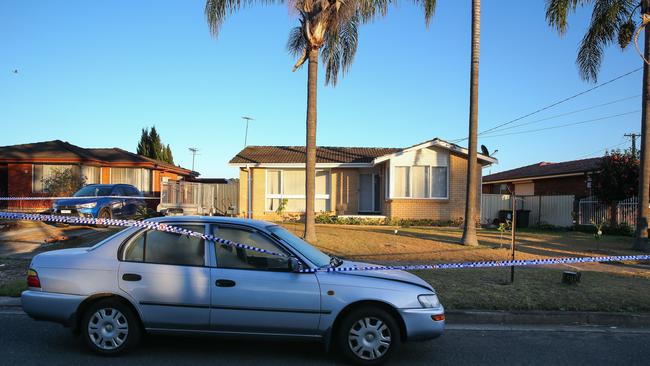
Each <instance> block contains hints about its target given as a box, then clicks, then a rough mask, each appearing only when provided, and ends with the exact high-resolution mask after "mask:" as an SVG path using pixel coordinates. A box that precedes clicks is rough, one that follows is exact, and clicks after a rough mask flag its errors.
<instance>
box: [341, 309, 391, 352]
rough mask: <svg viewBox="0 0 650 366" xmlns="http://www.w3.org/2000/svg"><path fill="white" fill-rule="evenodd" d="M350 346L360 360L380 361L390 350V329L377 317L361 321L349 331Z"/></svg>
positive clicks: (365, 318)
mask: <svg viewBox="0 0 650 366" xmlns="http://www.w3.org/2000/svg"><path fill="white" fill-rule="evenodd" d="M348 346H349V347H350V350H351V351H352V352H354V354H355V355H356V356H357V357H359V358H360V359H363V360H369V361H370V360H376V359H379V358H381V357H382V356H383V355H385V354H386V352H387V351H388V350H389V349H390V346H391V333H390V328H388V325H386V324H385V323H384V322H383V321H381V319H379V318H376V317H364V318H363V319H359V320H358V321H357V322H356V323H354V324H353V325H352V327H351V328H350V330H349V333H348Z"/></svg>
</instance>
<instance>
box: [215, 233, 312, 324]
mask: <svg viewBox="0 0 650 366" xmlns="http://www.w3.org/2000/svg"><path fill="white" fill-rule="evenodd" d="M211 231H212V233H213V235H215V236H217V237H219V238H223V239H228V240H231V241H234V242H237V243H241V244H247V245H251V246H254V247H257V248H262V249H266V250H270V251H273V252H283V253H288V252H286V251H285V250H284V249H283V248H282V247H281V245H280V244H278V243H277V242H276V241H275V240H274V239H272V238H271V237H270V236H268V235H266V234H265V233H263V232H261V231H258V230H256V229H253V228H250V227H246V226H237V225H213V226H212V227H211ZM211 245H212V249H213V250H214V253H216V267H213V268H212V269H211V275H210V284H211V286H213V289H212V295H211V307H212V309H211V311H210V324H211V327H212V329H213V330H217V331H224V332H238V333H270V334H290V335H315V334H317V329H318V323H319V321H320V314H321V308H320V286H319V284H318V279H317V277H316V275H315V274H313V273H295V272H293V271H291V270H290V269H289V261H288V259H287V258H282V257H278V256H273V255H269V254H265V253H260V252H256V251H252V250H246V249H241V248H235V247H232V246H226V245H222V244H216V243H212V244H211Z"/></svg>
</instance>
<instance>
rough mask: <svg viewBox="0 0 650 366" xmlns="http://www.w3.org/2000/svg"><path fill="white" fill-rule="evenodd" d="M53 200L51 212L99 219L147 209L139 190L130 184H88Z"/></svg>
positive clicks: (124, 216)
mask: <svg viewBox="0 0 650 366" xmlns="http://www.w3.org/2000/svg"><path fill="white" fill-rule="evenodd" d="M73 196H74V197H75V198H65V199H60V200H57V201H55V202H54V205H53V206H52V214H54V215H64V216H78V217H87V218H102V219H110V218H115V219H130V218H133V217H134V216H135V214H136V213H137V212H138V210H140V209H141V208H146V202H145V200H144V196H143V194H142V192H140V191H139V190H138V189H137V188H135V187H134V186H132V185H130V184H90V185H87V186H85V187H83V188H81V189H80V190H78V191H77V192H76V193H75V194H74V195H73Z"/></svg>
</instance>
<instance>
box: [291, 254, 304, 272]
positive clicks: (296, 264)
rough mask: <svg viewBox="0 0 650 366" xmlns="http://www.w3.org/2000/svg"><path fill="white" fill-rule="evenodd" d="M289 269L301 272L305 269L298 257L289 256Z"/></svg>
mask: <svg viewBox="0 0 650 366" xmlns="http://www.w3.org/2000/svg"><path fill="white" fill-rule="evenodd" d="M289 269H290V270H291V271H292V272H300V271H302V269H303V266H302V262H300V260H299V259H298V258H296V257H291V258H289Z"/></svg>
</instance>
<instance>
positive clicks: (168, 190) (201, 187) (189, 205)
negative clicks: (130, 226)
mask: <svg viewBox="0 0 650 366" xmlns="http://www.w3.org/2000/svg"><path fill="white" fill-rule="evenodd" d="M238 195H239V183H238V182H235V181H229V182H228V183H227V184H216V183H197V182H185V181H167V182H163V183H162V184H161V187H160V206H159V208H158V209H159V210H160V211H162V210H166V211H167V212H176V213H182V214H184V215H232V214H235V213H236V212H237V197H238Z"/></svg>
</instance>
